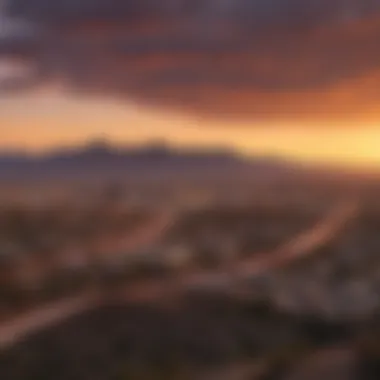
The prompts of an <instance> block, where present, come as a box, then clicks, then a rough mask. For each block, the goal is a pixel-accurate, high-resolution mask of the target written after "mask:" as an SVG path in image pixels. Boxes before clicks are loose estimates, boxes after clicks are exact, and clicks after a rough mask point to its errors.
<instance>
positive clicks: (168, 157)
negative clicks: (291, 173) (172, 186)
mask: <svg viewBox="0 0 380 380" xmlns="http://www.w3.org/2000/svg"><path fill="white" fill-rule="evenodd" d="M286 168H288V169H289V167H288V165H286V164H285V163H284V162H281V161H279V160H278V161H277V160H274V159H267V158H257V159H250V158H246V157H244V156H242V155H239V154H237V153H235V152H233V151H230V150H225V149H215V150H213V149H187V150H185V149H181V150H180V149H175V148H173V147H170V146H166V145H165V144H161V143H152V144H147V145H144V146H139V147H116V146H113V145H112V144H108V143H107V142H103V141H94V142H91V143H89V144H88V145H85V146H82V147H77V148H65V149H60V150H54V151H51V152H49V153H44V154H39V155H32V154H25V153H17V152H16V153H15V152H2V153H1V152H0V180H13V179H15V180H18V179H45V178H46V179H70V178H78V177H79V178H85V177H95V178H101V179H102V178H107V177H109V176H111V177H120V176H129V177H130V178H131V177H132V178H137V177H139V176H156V175H159V176H162V175H166V174H171V175H177V176H184V175H187V174H195V175H205V174H206V175H225V174H229V175H231V174H235V175H236V174H239V173H242V174H244V173H246V172H250V173H253V172H255V173H256V174H260V175H262V174H268V173H270V172H273V171H275V172H278V171H284V170H285V169H286Z"/></svg>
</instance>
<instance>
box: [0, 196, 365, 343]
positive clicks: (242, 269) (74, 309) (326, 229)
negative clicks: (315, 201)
mask: <svg viewBox="0 0 380 380" xmlns="http://www.w3.org/2000/svg"><path fill="white" fill-rule="evenodd" d="M358 210H359V207H358V205H357V204H356V203H343V204H341V205H339V206H337V207H336V208H334V209H333V210H332V211H331V212H330V213H329V214H328V215H327V216H325V217H324V218H323V219H322V220H321V221H320V222H319V223H317V224H316V225H315V226H314V227H313V228H311V229H310V230H307V231H306V232H304V233H302V234H300V235H299V236H296V237H294V238H293V239H291V240H290V241H288V242H286V243H285V244H283V245H282V246H280V247H279V248H277V249H275V250H274V251H272V252H269V253H266V254H265V255H264V254H263V255H259V257H257V254H256V255H255V258H254V259H249V260H243V261H240V262H238V263H237V264H236V265H234V266H232V267H228V268H226V269H225V270H223V269H222V270H218V272H214V271H208V272H196V273H194V272H193V273H188V274H186V275H183V276H177V277H174V278H172V279H169V280H157V281H154V280H153V281H146V282H145V283H144V284H140V285H137V286H135V287H128V288H127V289H125V291H124V292H123V293H122V296H121V297H120V298H118V299H119V300H121V301H128V300H129V301H132V300H134V299H136V300H137V299H138V300H146V301H152V300H158V301H160V300H161V299H163V297H165V296H166V295H169V296H170V297H171V296H179V295H181V294H183V292H184V290H185V289H189V288H192V287H195V288H197V287H198V288H199V286H200V287H202V286H204V285H207V284H211V285H212V284H213V283H214V284H215V283H216V284H217V283H218V282H219V283H221V284H227V285H228V284H231V286H233V285H234V284H235V280H236V279H239V278H241V277H247V276H255V275H258V274H260V273H264V272H267V271H270V270H273V269H275V268H277V267H279V266H283V265H286V264H289V263H290V262H292V261H294V260H298V259H300V258H303V257H305V256H308V255H310V254H312V253H313V252H315V251H316V249H317V248H318V247H320V246H321V245H323V244H326V243H327V242H328V241H330V240H331V239H333V238H334V237H335V236H336V234H337V233H338V232H339V231H341V230H342V229H344V227H345V226H346V225H347V223H349V222H350V221H352V220H354V219H355V218H356V216H357V214H358ZM173 218H174V214H172V213H170V214H165V215H163V216H160V217H159V218H158V219H157V220H155V221H154V222H153V223H152V224H151V225H149V226H148V227H147V228H146V232H147V234H146V239H143V238H141V239H140V238H139V239H136V240H134V244H133V246H134V247H135V248H136V246H137V242H139V244H141V245H144V246H145V245H146V244H149V243H152V242H153V241H154V240H156V239H159V238H160V237H161V236H162V234H163V233H164V232H166V231H167V228H169V227H170V226H171V225H172V223H173V221H174V219H173ZM142 235H143V234H142ZM226 280H227V282H226ZM103 297H104V298H102V296H101V295H100V294H96V293H94V292H90V293H89V292H86V293H85V294H83V295H80V296H77V297H72V298H69V299H67V300H62V301H58V302H54V303H52V304H49V305H46V306H43V307H41V308H40V309H38V310H34V311H30V312H28V313H26V314H24V315H23V316H21V317H17V318H15V319H13V320H11V321H9V322H6V323H3V324H2V325H0V349H5V348H7V347H10V346H11V345H13V344H15V343H17V342H19V341H20V340H22V339H24V338H25V337H27V336H28V335H30V334H31V333H35V332H37V331H39V330H42V329H45V328H46V327H49V326H52V325H54V324H58V323H60V322H62V321H64V320H66V319H68V318H69V317H71V316H74V315H78V314H80V313H82V312H83V311H86V310H90V309H93V308H96V307H98V306H99V305H101V304H102V302H103V301H107V294H105V295H104V294H103Z"/></svg>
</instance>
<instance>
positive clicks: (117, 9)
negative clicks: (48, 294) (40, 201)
mask: <svg viewBox="0 0 380 380" xmlns="http://www.w3.org/2000/svg"><path fill="white" fill-rule="evenodd" d="M0 8H1V7H0ZM379 38H380V1H379V0H360V1H359V0H329V1H327V0H302V1H301V0H234V1H232V0H231V1H229V0H203V1H195V0H192V1H190V0H160V1H158V0H139V1H137V0H119V1H109V0H107V1H106V0H86V1H85V0H77V1H71V0H55V1H51V0H49V1H48V0H7V1H6V2H3V8H2V10H0V147H1V148H3V149H16V148H17V149H18V148H20V149H28V150H33V151H40V150H45V149H51V148H53V147H56V146H62V145H70V144H80V143H83V142H84V141H87V140H89V139H92V138H96V137H98V136H107V138H109V139H110V140H112V141H115V143H141V142H144V141H148V140H150V139H154V138H163V139H165V140H167V141H168V142H170V143H173V144H176V145H180V146H184V145H202V146H220V145H222V146H230V147H232V148H234V149H237V150H239V151H241V152H242V153H244V154H251V155H274V156H280V157H286V158H292V159H297V160H301V161H313V162H323V163H326V162H327V163H328V162H331V163H334V164H335V163H344V164H348V165H375V166H379V167H380V150H379V149H378V148H377V142H378V141H380V140H379V138H380V107H379V104H380V91H379V88H380V52H379V49H378V41H379Z"/></svg>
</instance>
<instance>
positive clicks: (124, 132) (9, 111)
mask: <svg viewBox="0 0 380 380" xmlns="http://www.w3.org/2000/svg"><path fill="white" fill-rule="evenodd" d="M1 102H2V103H3V104H1ZM0 105H2V106H4V109H5V112H2V113H1V115H0V141H1V143H0V144H1V148H5V149H18V148H20V149H25V150H31V151H41V150H46V149H51V148H54V147H59V146H67V145H77V144H83V143H85V142H86V141H88V140H90V139H93V138H97V137H99V136H106V137H107V138H108V139H109V140H110V141H111V142H114V143H115V144H141V143H144V142H147V141H149V140H152V139H161V140H164V141H167V142H168V143H169V144H173V145H175V146H178V147H186V146H203V147H208V146H210V147H221V146H223V147H230V148H232V149H235V150H237V151H240V152H241V153H243V154H247V155H259V156H262V155H264V156H276V157H280V158H281V157H283V158H287V159H295V160H299V161H304V162H316V163H324V164H325V163H331V164H334V165H335V164H344V165H349V166H351V165H353V166H376V167H379V168H380V150H379V149H378V141H380V127H377V126H376V125H373V124H371V125H368V126H365V127H364V126H363V127H362V128H360V129H359V128H351V129H348V128H339V127H334V128H330V129H329V128H326V126H324V127H323V128H321V127H318V125H314V126H307V127H302V126H301V125H295V126H294V125H293V126H289V125H285V126H284V125H281V127H276V126H275V125H273V124H272V125H257V126H255V127H254V128H253V127H252V125H244V123H239V124H236V123H235V124H234V123H233V122H228V123H227V122H226V123H224V124H221V123H211V122H210V121H206V120H201V119H198V120H197V119H190V118H184V117H182V118H181V117H180V116H175V115H172V114H163V113H159V112H154V111H147V110H146V109H144V108H139V107H137V106H135V105H133V104H124V103H120V104H118V103H117V102H112V101H109V102H108V101H107V100H104V99H92V100H91V99H87V100H86V99H81V98H76V97H66V96H61V95H60V96H51V94H50V95H36V94H34V95H33V96H25V97H24V98H20V97H18V98H15V99H10V98H7V99H0ZM5 106H7V107H5Z"/></svg>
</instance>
